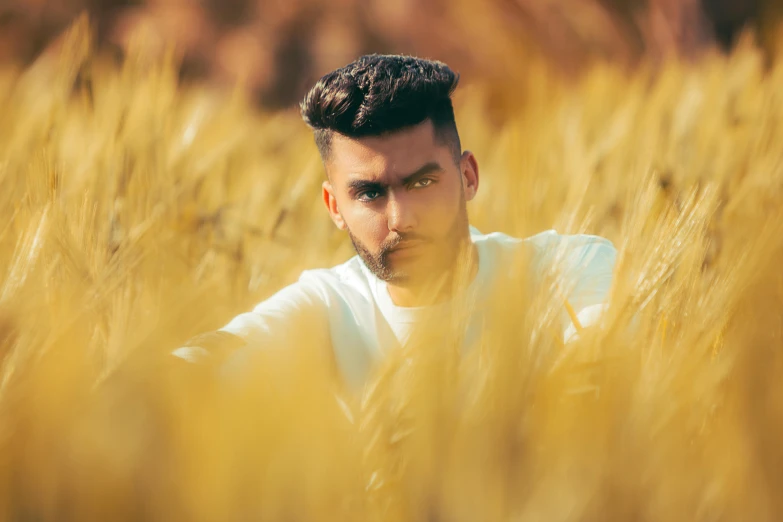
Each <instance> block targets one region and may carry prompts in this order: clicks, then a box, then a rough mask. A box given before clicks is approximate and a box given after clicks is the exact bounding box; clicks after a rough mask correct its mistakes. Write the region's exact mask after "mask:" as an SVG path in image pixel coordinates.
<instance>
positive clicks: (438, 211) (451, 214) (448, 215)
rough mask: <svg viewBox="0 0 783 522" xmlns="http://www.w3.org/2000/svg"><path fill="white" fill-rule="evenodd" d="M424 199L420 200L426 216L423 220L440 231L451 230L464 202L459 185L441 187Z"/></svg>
mask: <svg viewBox="0 0 783 522" xmlns="http://www.w3.org/2000/svg"><path fill="white" fill-rule="evenodd" d="M439 188H441V187H439ZM425 199H426V201H422V206H421V208H422V209H423V212H424V215H426V216H427V218H426V220H425V222H426V223H429V224H430V225H431V226H432V227H436V228H438V229H439V230H442V231H449V230H451V226H452V224H453V222H454V220H455V219H456V218H457V216H458V215H459V212H460V210H461V208H462V205H463V204H464V203H463V202H462V198H461V195H460V190H459V186H456V187H451V186H450V187H442V188H441V190H438V191H437V192H435V191H433V193H432V195H431V197H428V198H425Z"/></svg>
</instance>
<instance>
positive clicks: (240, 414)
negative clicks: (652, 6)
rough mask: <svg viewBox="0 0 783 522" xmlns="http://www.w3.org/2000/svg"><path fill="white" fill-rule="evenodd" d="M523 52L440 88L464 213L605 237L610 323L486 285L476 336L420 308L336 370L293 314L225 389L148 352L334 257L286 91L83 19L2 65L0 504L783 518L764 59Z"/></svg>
mask: <svg viewBox="0 0 783 522" xmlns="http://www.w3.org/2000/svg"><path fill="white" fill-rule="evenodd" d="M519 67H520V70H522V71H525V73H524V74H517V75H515V77H522V78H525V81H524V82H523V83H521V84H519V83H514V84H509V85H491V86H486V85H482V84H480V83H472V84H471V83H470V79H469V78H464V79H463V80H464V82H465V83H464V85H463V86H462V87H461V88H460V89H459V90H458V94H457V98H456V105H457V118H458V124H459V126H460V129H461V135H462V141H463V144H464V145H465V146H466V147H467V148H470V149H471V150H473V151H474V152H475V153H476V154H477V157H478V159H479V162H480V167H481V175H482V181H481V190H480V191H479V195H478V196H477V198H476V200H474V202H473V203H471V204H470V205H469V212H470V216H471V222H472V224H474V225H475V226H476V227H477V228H479V229H480V230H482V231H492V230H498V231H503V232H507V233H510V234H513V235H519V236H525V235H530V234H533V233H536V232H539V231H541V230H545V229H549V228H555V229H557V230H558V231H559V232H578V231H588V232H590V233H596V234H600V235H604V236H606V237H609V238H610V239H612V240H613V241H614V242H615V244H616V246H617V247H618V250H619V256H620V257H619V264H618V270H617V276H616V284H615V286H614V288H613V290H612V297H611V306H610V308H609V310H608V312H607V314H606V316H605V319H604V320H603V322H602V323H601V324H600V325H598V326H597V327H596V328H595V329H594V330H592V331H586V332H585V333H584V335H583V337H582V339H580V340H579V341H578V342H576V343H573V344H569V345H568V346H567V347H563V346H561V345H558V344H557V343H554V342H553V341H552V340H551V337H550V336H547V335H544V334H543V332H546V331H547V329H548V328H549V326H550V324H551V321H552V320H553V319H552V318H553V314H554V312H553V310H554V309H555V307H556V306H557V305H556V303H555V302H554V300H553V299H551V298H550V296H545V295H544V296H541V295H506V294H503V293H499V294H498V299H496V300H495V302H496V303H497V310H493V312H494V314H493V315H492V316H493V317H495V322H496V324H495V325H494V326H495V328H494V329H492V331H491V334H488V335H487V338H486V339H485V340H484V342H483V343H482V346H481V350H479V352H477V353H474V354H471V356H469V357H466V358H458V357H457V356H456V355H455V352H454V351H453V350H452V346H451V343H449V341H448V335H447V334H448V332H444V331H438V330H437V329H435V328H433V329H432V330H431V331H425V332H421V335H420V336H418V337H417V339H416V340H415V341H414V342H412V343H411V345H410V346H408V347H406V348H405V349H404V350H402V351H401V352H400V353H399V354H394V355H393V356H392V357H390V358H389V360H388V361H386V363H385V364H384V366H383V367H381V368H378V371H377V374H376V376H375V377H374V379H373V381H372V383H371V385H370V386H369V387H368V388H367V390H366V392H365V393H364V394H363V395H362V396H359V397H355V396H348V395H346V394H345V393H343V392H342V390H341V389H340V387H339V386H338V385H337V384H336V383H334V382H332V381H331V380H330V378H329V375H328V373H327V372H326V371H325V370H324V365H322V364H320V363H319V359H318V357H317V356H316V355H314V354H313V353H312V352H313V351H312V350H311V349H310V346H311V343H309V342H308V340H307V338H306V335H303V336H302V337H303V339H302V342H301V343H300V345H297V346H291V347H290V348H291V349H290V351H288V352H286V353H263V354H261V355H260V357H261V358H263V359H264V360H262V361H261V364H259V365H258V367H259V369H258V371H257V373H254V374H253V375H252V376H251V378H249V379H246V380H243V381H241V382H235V383H232V386H231V387H226V386H223V385H221V384H219V383H216V381H215V380H214V379H213V377H212V375H211V374H210V373H209V371H208V370H205V369H202V368H193V367H185V366H182V365H174V364H171V361H170V360H169V359H170V358H169V357H167V355H166V354H167V353H168V352H169V351H171V350H172V349H174V348H175V347H177V346H179V345H180V344H181V343H183V342H184V341H185V340H187V339H188V338H190V337H192V336H194V335H196V334H198V333H201V332H204V331H209V330H212V329H215V328H218V327H220V326H222V325H223V324H225V323H226V322H227V321H228V320H229V319H230V318H231V317H232V316H233V315H234V314H236V313H239V312H242V311H245V310H247V309H248V308H250V307H251V306H252V305H253V304H254V303H256V302H258V301H260V300H261V299H263V298H264V297H266V296H268V295H270V293H271V292H273V291H274V290H276V289H277V288H279V287H280V286H281V285H283V284H286V283H289V282H292V281H293V280H295V279H296V277H297V276H298V274H299V272H300V271H301V270H302V269H304V268H309V267H319V266H331V265H333V264H336V263H338V262H341V261H343V260H345V259H347V258H348V257H349V256H351V255H352V254H353V251H352V249H351V245H350V242H349V241H348V238H347V237H345V236H343V235H342V234H341V233H340V232H338V231H337V230H335V229H334V227H333V225H332V224H331V221H330V220H329V218H328V216H327V213H326V212H324V210H323V208H322V204H321V202H320V192H319V188H320V183H321V180H322V176H323V171H322V167H321V164H320V161H319V159H318V156H317V151H316V149H315V146H314V144H313V143H312V137H311V136H310V134H309V132H308V130H307V129H306V127H305V125H304V124H303V123H302V122H301V120H299V118H298V115H297V114H296V113H295V112H293V111H291V112H284V113H277V114H263V113H258V112H257V111H256V110H255V109H253V107H252V106H251V104H250V103H249V102H248V100H246V99H245V98H244V97H243V95H242V92H241V91H240V90H237V91H236V92H233V93H232V92H215V91H212V90H209V89H206V88H204V87H200V86H198V85H190V86H184V85H178V83H177V73H176V63H174V62H173V60H172V59H170V58H167V57H165V56H164V57H161V56H157V55H152V54H151V53H149V52H147V51H146V50H145V47H144V45H143V39H141V38H140V39H139V40H138V41H137V44H136V47H134V48H133V50H132V52H131V53H130V55H129V56H128V58H127V59H126V60H125V61H124V62H123V63H120V64H118V63H115V62H113V61H112V60H110V59H109V58H107V57H104V56H102V55H101V54H100V53H95V52H93V51H92V49H91V45H90V39H89V31H87V29H86V21H84V20H82V22H80V24H78V25H77V26H75V27H74V28H73V30H72V31H71V32H70V33H69V35H68V36H67V38H65V40H64V41H63V42H61V45H59V46H58V47H57V48H54V49H52V50H50V51H49V52H48V53H47V54H46V55H44V56H43V57H42V58H41V59H39V60H38V62H36V63H35V64H34V65H33V66H32V67H30V68H28V69H26V70H15V69H8V68H2V67H0V99H2V107H3V111H2V115H0V186H1V187H2V190H0V217H1V218H2V219H0V357H2V366H1V367H0V371H1V374H0V375H1V377H0V520H39V521H43V520H57V521H63V520H96V521H97V520H114V521H119V520H166V521H170V520H189V521H200V520H204V521H214V520H265V521H266V520H269V521H282V520H286V521H290V520H319V521H321V520H323V521H330V520H335V521H338V520H340V521H343V520H356V521H367V520H379V521H380V520H383V521H402V520H406V521H408V520H444V521H445V520H448V521H452V520H453V521H474V520H483V521H495V520H497V521H500V520H504V521H505V520H509V521H510V520H515V521H528V520H530V521H533V520H536V521H538V520H546V521H577V520H579V521H586V520H596V521H599V520H601V521H604V520H612V521H614V520H635V521H637V520H667V521H676V520H682V521H694V520H742V521H746V520H754V521H761V520H780V519H781V518H783V498H782V497H781V496H780V492H781V491H783V446H781V444H780V441H781V438H782V437H783V390H781V388H780V382H781V379H783V352H781V347H783V337H782V336H783V271H781V266H783V206H782V205H781V204H782V203H783V128H782V127H781V126H782V125H783V123H782V122H783V67H781V66H780V65H776V64H775V63H769V62H768V61H767V60H765V59H764V57H763V56H762V54H761V52H759V51H758V50H756V49H755V48H754V47H753V45H752V44H751V42H750V41H745V42H741V43H740V45H739V46H738V48H737V49H736V50H735V52H733V53H732V54H731V55H729V56H726V55H722V54H719V53H717V52H716V53H714V54H707V55H705V56H703V57H701V58H699V59H698V60H696V61H691V62H681V61H677V60H676V59H674V58H672V59H671V60H669V61H668V62H665V63H664V64H662V65H657V66H652V65H650V66H649V67H647V66H641V67H639V68H638V69H636V70H635V71H634V72H633V73H628V72H623V71H621V70H620V69H618V68H615V67H613V66H611V65H596V66H595V67H594V68H593V69H591V70H590V71H589V72H588V73H587V74H586V75H585V76H584V77H582V78H580V79H579V80H577V81H575V80H573V79H569V80H564V79H562V78H561V77H560V76H559V75H558V74H556V73H553V72H551V71H550V70H549V69H548V68H547V67H546V65H545V64H544V63H541V62H536V61H530V62H527V63H520V65H519ZM303 330H306V328H305V329H303ZM313 341H314V342H313V343H312V345H315V344H317V343H316V342H315V340H313Z"/></svg>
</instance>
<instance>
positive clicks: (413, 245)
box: [389, 241, 424, 253]
mask: <svg viewBox="0 0 783 522" xmlns="http://www.w3.org/2000/svg"><path fill="white" fill-rule="evenodd" d="M423 245H424V243H423V242H422V241H416V242H410V243H400V244H399V245H397V246H396V247H394V248H392V249H391V250H389V252H390V253H395V252H401V251H409V250H414V249H417V248H420V247H421V246H423Z"/></svg>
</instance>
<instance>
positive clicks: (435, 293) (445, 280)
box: [387, 242, 478, 308]
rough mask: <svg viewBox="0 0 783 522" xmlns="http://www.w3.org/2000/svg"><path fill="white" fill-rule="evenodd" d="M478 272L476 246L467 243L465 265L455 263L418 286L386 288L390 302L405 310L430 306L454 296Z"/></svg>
mask: <svg viewBox="0 0 783 522" xmlns="http://www.w3.org/2000/svg"><path fill="white" fill-rule="evenodd" d="M477 272H478V251H477V250H476V245H474V244H473V243H472V242H469V250H468V252H467V263H459V262H457V263H455V264H454V265H452V267H451V268H449V269H448V270H445V271H444V272H442V273H441V274H439V275H438V276H437V277H431V278H428V279H427V280H426V281H422V282H420V283H418V284H416V283H414V284H405V285H396V284H394V283H389V284H388V285H387V288H388V290H389V296H390V297H391V300H392V302H393V303H394V304H395V305H397V306H402V307H406V308H413V307H422V306H432V305H436V304H440V303H443V302H446V301H448V300H450V299H452V298H453V296H454V294H455V293H456V292H458V291H460V290H463V289H465V288H466V287H467V286H468V285H469V284H470V283H471V282H472V281H473V279H474V278H475V277H476V273H477Z"/></svg>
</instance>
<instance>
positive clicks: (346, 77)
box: [300, 54, 462, 160]
mask: <svg viewBox="0 0 783 522" xmlns="http://www.w3.org/2000/svg"><path fill="white" fill-rule="evenodd" d="M458 82H459V75H458V74H457V73H455V72H454V71H452V70H451V69H450V68H449V67H448V66H447V65H446V64H444V63H441V62H436V61H430V60H424V59H420V58H414V57H411V56H396V55H378V54H371V55H366V56H362V57H361V58H359V59H357V60H356V61H354V62H352V63H350V64H348V65H346V66H345V67H341V68H340V69H337V70H335V71H332V72H330V73H329V74H327V75H326V76H324V77H323V78H321V79H320V80H318V83H316V84H315V86H314V87H313V88H312V89H310V92H308V93H307V95H306V96H305V98H304V100H303V101H302V103H301V105H300V106H301V110H302V119H304V121H305V123H307V125H309V126H310V128H312V129H313V134H314V135H315V143H316V145H317V146H318V151H319V152H320V153H321V157H322V158H323V159H324V160H326V159H327V158H328V157H329V153H330V146H331V138H332V134H333V133H334V132H337V133H339V134H342V135H343V136H347V137H349V138H361V137H365V136H380V135H382V134H386V133H389V132H393V131H397V130H402V129H405V128H407V127H412V126H414V125H418V124H419V123H422V122H424V121H425V120H427V119H429V120H431V121H432V123H433V127H434V128H435V138H436V139H437V140H438V141H439V142H440V143H445V144H449V145H450V146H451V147H452V148H453V152H454V155H455V158H457V159H458V158H459V156H460V154H461V152H462V150H461V145H460V142H459V133H458V132H457V124H456V122H455V121H454V108H453V106H452V103H451V94H452V93H453V92H454V89H456V88H457V83H458Z"/></svg>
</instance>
